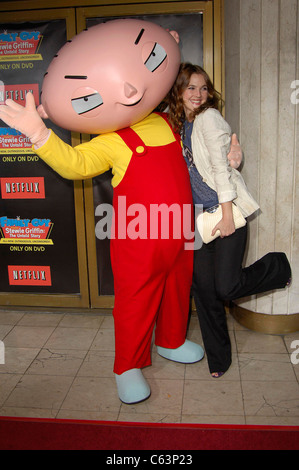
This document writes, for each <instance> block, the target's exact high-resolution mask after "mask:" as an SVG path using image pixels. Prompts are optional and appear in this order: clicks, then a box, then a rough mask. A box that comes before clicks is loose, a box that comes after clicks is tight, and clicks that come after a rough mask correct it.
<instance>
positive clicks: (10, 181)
mask: <svg viewBox="0 0 299 470" xmlns="http://www.w3.org/2000/svg"><path fill="white" fill-rule="evenodd" d="M0 180H1V195H2V199H45V182H44V178H43V177H34V178H0Z"/></svg>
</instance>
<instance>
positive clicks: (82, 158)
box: [0, 19, 240, 403]
mask: <svg viewBox="0 0 299 470" xmlns="http://www.w3.org/2000/svg"><path fill="white" fill-rule="evenodd" d="M179 65H180V52H179V47H178V35H177V34H176V33H175V32H168V31H166V30H164V29H163V28H161V27H160V26H158V25H156V24H153V23H148V22H145V21H140V20H137V19H119V20H113V21H109V22H107V23H103V24H99V25H96V26H93V27H91V28H90V29H88V30H86V31H83V32H82V33H80V34H79V35H77V36H75V37H74V38H73V39H72V41H69V42H68V43H66V44H65V45H64V46H63V47H62V49H61V50H60V51H59V53H58V54H57V56H56V57H55V58H54V59H53V61H52V62H51V64H50V66H49V69H48V71H47V73H46V75H45V78H44V83H43V87H42V95H41V102H42V105H41V106H40V107H39V108H38V112H37V110H36V107H35V103H34V98H33V96H32V95H31V94H28V95H27V99H26V106H25V107H23V106H20V105H18V104H17V103H15V102H14V101H12V100H7V101H6V104H5V105H2V106H0V119H2V120H3V121H4V122H5V123H6V124H8V125H9V126H11V127H13V128H15V129H17V130H19V131H20V132H22V133H23V134H25V135H26V136H27V137H29V138H30V140H31V142H32V144H33V146H34V147H33V148H34V151H35V152H36V153H37V155H39V157H40V158H42V159H43V160H44V161H45V162H46V163H47V164H48V165H50V166H51V167H52V168H53V169H54V170H55V171H57V172H58V173H59V174H60V175H61V176H63V177H64V178H67V179H72V180H76V179H86V178H92V177H94V176H96V175H99V174H101V173H103V172H105V171H107V170H108V169H109V168H112V172H113V178H112V185H113V188H114V195H113V207H114V214H115V233H116V234H117V233H118V230H120V232H121V233H123V227H117V221H118V220H119V216H121V214H119V210H121V208H120V203H119V201H122V202H123V201H124V199H123V198H124V197H125V198H126V207H127V208H130V207H131V208H132V207H134V206H133V204H142V205H143V207H145V209H146V210H147V214H149V213H150V205H152V204H156V205H160V204H166V205H167V207H168V208H170V207H171V206H172V204H175V205H176V206H179V207H180V208H181V209H182V213H183V208H184V210H185V209H186V208H188V210H190V217H191V214H192V196H191V190H190V183H189V176H188V171H187V167H186V164H185V162H184V159H183V157H182V149H181V145H180V140H179V138H178V136H175V135H174V134H173V132H172V130H171V128H170V126H169V124H168V122H167V119H166V116H165V115H162V114H157V113H153V112H152V111H153V109H155V108H156V106H157V105H158V104H159V103H160V102H161V101H162V100H163V98H164V97H165V95H166V94H167V93H168V91H169V90H170V88H171V86H172V84H173V82H174V80H175V78H176V75H177V72H178V68H179ZM40 116H41V117H43V118H47V117H49V118H50V119H51V120H52V121H53V122H54V123H56V124H57V125H58V126H60V127H63V128H66V129H68V130H71V131H78V132H85V133H89V134H100V135H98V136H97V137H95V138H94V139H93V140H91V141H90V142H88V143H85V144H81V145H78V146H77V147H75V148H72V147H71V146H69V145H67V144H66V143H64V142H63V141H62V140H61V139H59V138H58V137H57V136H56V135H55V133H54V132H53V131H51V130H49V129H47V128H46V126H45V124H44V122H43V120H42V119H41V117H40ZM236 153H237V155H236V160H237V161H238V159H240V150H239V149H238V147H237V152H236ZM236 164H238V163H236ZM232 165H233V163H232ZM135 207H136V206H135ZM131 215H132V214H131ZM126 220H127V222H128V219H126ZM147 222H148V226H147V234H146V235H147V236H143V237H140V238H136V237H135V238H136V239H131V238H132V237H131V238H130V237H128V236H119V237H117V236H116V237H115V239H112V240H111V262H112V269H113V275H114V285H115V286H114V287H115V306H114V311H113V316H114V322H115V364H114V372H115V377H116V383H117V389H118V394H119V398H120V400H121V401H123V402H124V403H136V402H139V401H142V400H145V399H146V398H148V397H149V395H150V387H149V385H148V383H147V382H146V380H145V378H144V377H143V374H142V372H141V369H142V368H143V367H145V366H148V365H150V363H151V351H150V350H151V339H152V335H153V330H154V327H156V329H155V343H156V345H157V351H158V353H159V354H160V355H161V356H163V357H165V358H167V359H170V360H173V361H177V362H182V363H193V362H197V361H200V360H201V359H202V357H203V350H202V348H201V346H199V345H197V344H195V343H192V342H191V341H188V340H186V339H185V338H186V330H187V321H188V312H189V296H190V287H191V281H192V269H193V251H192V250H190V249H189V250H186V249H184V245H185V242H186V240H187V241H188V242H189V243H190V234H188V233H187V234H186V233H185V232H186V230H183V229H182V230H181V236H180V238H177V236H175V234H174V233H171V230H170V236H169V238H168V239H163V237H162V236H160V237H158V238H157V237H150V224H149V219H148V220H147ZM180 223H181V224H183V221H181V222H180ZM191 230H192V228H190V231H191ZM174 231H175V227H173V232H174Z"/></svg>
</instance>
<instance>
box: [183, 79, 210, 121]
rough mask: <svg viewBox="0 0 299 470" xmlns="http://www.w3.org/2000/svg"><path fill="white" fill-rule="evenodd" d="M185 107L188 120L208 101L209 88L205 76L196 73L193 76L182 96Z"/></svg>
mask: <svg viewBox="0 0 299 470" xmlns="http://www.w3.org/2000/svg"><path fill="white" fill-rule="evenodd" d="M182 98H183V106H184V111H185V115H186V118H187V120H189V119H190V116H191V115H192V113H193V112H194V111H195V110H196V109H197V108H199V106H201V105H203V104H204V103H206V101H207V99H208V87H207V84H206V81H205V78H204V77H203V75H200V74H197V73H194V74H193V75H191V78H190V82H189V85H188V86H187V88H186V90H185V91H184V92H183V94H182Z"/></svg>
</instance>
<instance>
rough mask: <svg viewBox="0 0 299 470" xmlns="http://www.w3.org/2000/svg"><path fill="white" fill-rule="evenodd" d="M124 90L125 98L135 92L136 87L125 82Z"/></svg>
mask: <svg viewBox="0 0 299 470" xmlns="http://www.w3.org/2000/svg"><path fill="white" fill-rule="evenodd" d="M124 91H125V95H126V97H127V98H131V97H132V96H134V95H136V93H137V90H136V88H135V87H134V86H133V85H131V84H130V83H128V82H125V86H124Z"/></svg>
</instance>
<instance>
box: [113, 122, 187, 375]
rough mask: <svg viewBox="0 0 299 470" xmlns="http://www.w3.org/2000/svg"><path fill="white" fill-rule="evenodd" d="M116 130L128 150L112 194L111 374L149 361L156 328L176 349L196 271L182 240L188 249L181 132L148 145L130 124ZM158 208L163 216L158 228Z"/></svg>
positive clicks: (159, 341)
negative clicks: (165, 142) (124, 168)
mask: <svg viewBox="0 0 299 470" xmlns="http://www.w3.org/2000/svg"><path fill="white" fill-rule="evenodd" d="M117 134H118V135H119V136H120V137H121V138H122V139H123V140H124V142H125V143H126V145H127V146H128V147H129V148H130V149H131V150H132V152H133V155H132V158H131V161H130V163H129V166H128V169H127V171H126V173H125V176H124V178H123V179H122V181H121V182H120V184H119V185H118V186H117V187H116V188H115V189H114V196H113V205H114V215H115V238H114V239H112V240H111V262H112V269H113V275H114V289H115V291H114V292H115V306H114V310H113V316H114V322H115V365H114V372H115V373H116V374H122V373H123V372H125V371H126V370H130V369H133V368H138V369H141V368H143V367H145V366H148V365H150V364H151V340H152V334H153V330H154V327H155V325H156V330H155V343H156V345H158V346H162V347H165V348H171V349H174V348H178V347H179V346H181V345H182V344H183V343H184V341H185V338H186V330H187V322H188V314H189V302H190V289H191V283H192V271H193V251H192V250H190V249H189V250H186V249H185V242H186V239H187V242H188V244H189V246H190V232H191V230H192V228H193V225H191V226H190V224H192V217H193V203H192V195H191V188H190V179H189V174H188V170H187V166H186V164H185V162H184V159H183V156H182V148H181V145H180V142H179V137H178V136H177V139H176V141H175V142H173V143H171V144H169V145H164V146H159V147H148V146H146V145H145V144H144V143H143V141H142V140H141V139H140V137H139V136H138V135H137V134H136V133H135V132H134V131H133V130H132V129H131V128H127V129H123V130H120V131H118V132H117ZM161 205H163V206H161ZM158 206H160V207H161V208H162V209H163V214H164V217H166V218H165V219H163V221H164V222H163V223H162V228H161V225H160V223H157V220H158V219H157V216H156V215H157V210H156V209H157V207H158ZM170 208H171V209H173V212H172V210H170ZM169 213H171V214H172V213H173V214H174V215H173V220H174V222H173V226H174V229H173V230H172V223H171V219H172V217H170V218H169ZM179 213H180V215H179ZM153 214H154V215H153ZM167 218H168V221H169V219H170V224H169V225H170V227H169V236H167V230H166V229H167V227H166V225H167V224H165V220H166V219H167ZM183 219H185V222H186V220H187V223H184V224H183ZM164 229H165V230H166V232H165V231H164V232H162V235H161V233H159V230H160V232H161V230H164ZM179 229H181V230H179ZM179 232H180V233H179ZM186 232H187V233H186ZM157 234H158V236H157ZM163 237H164V238H163Z"/></svg>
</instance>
